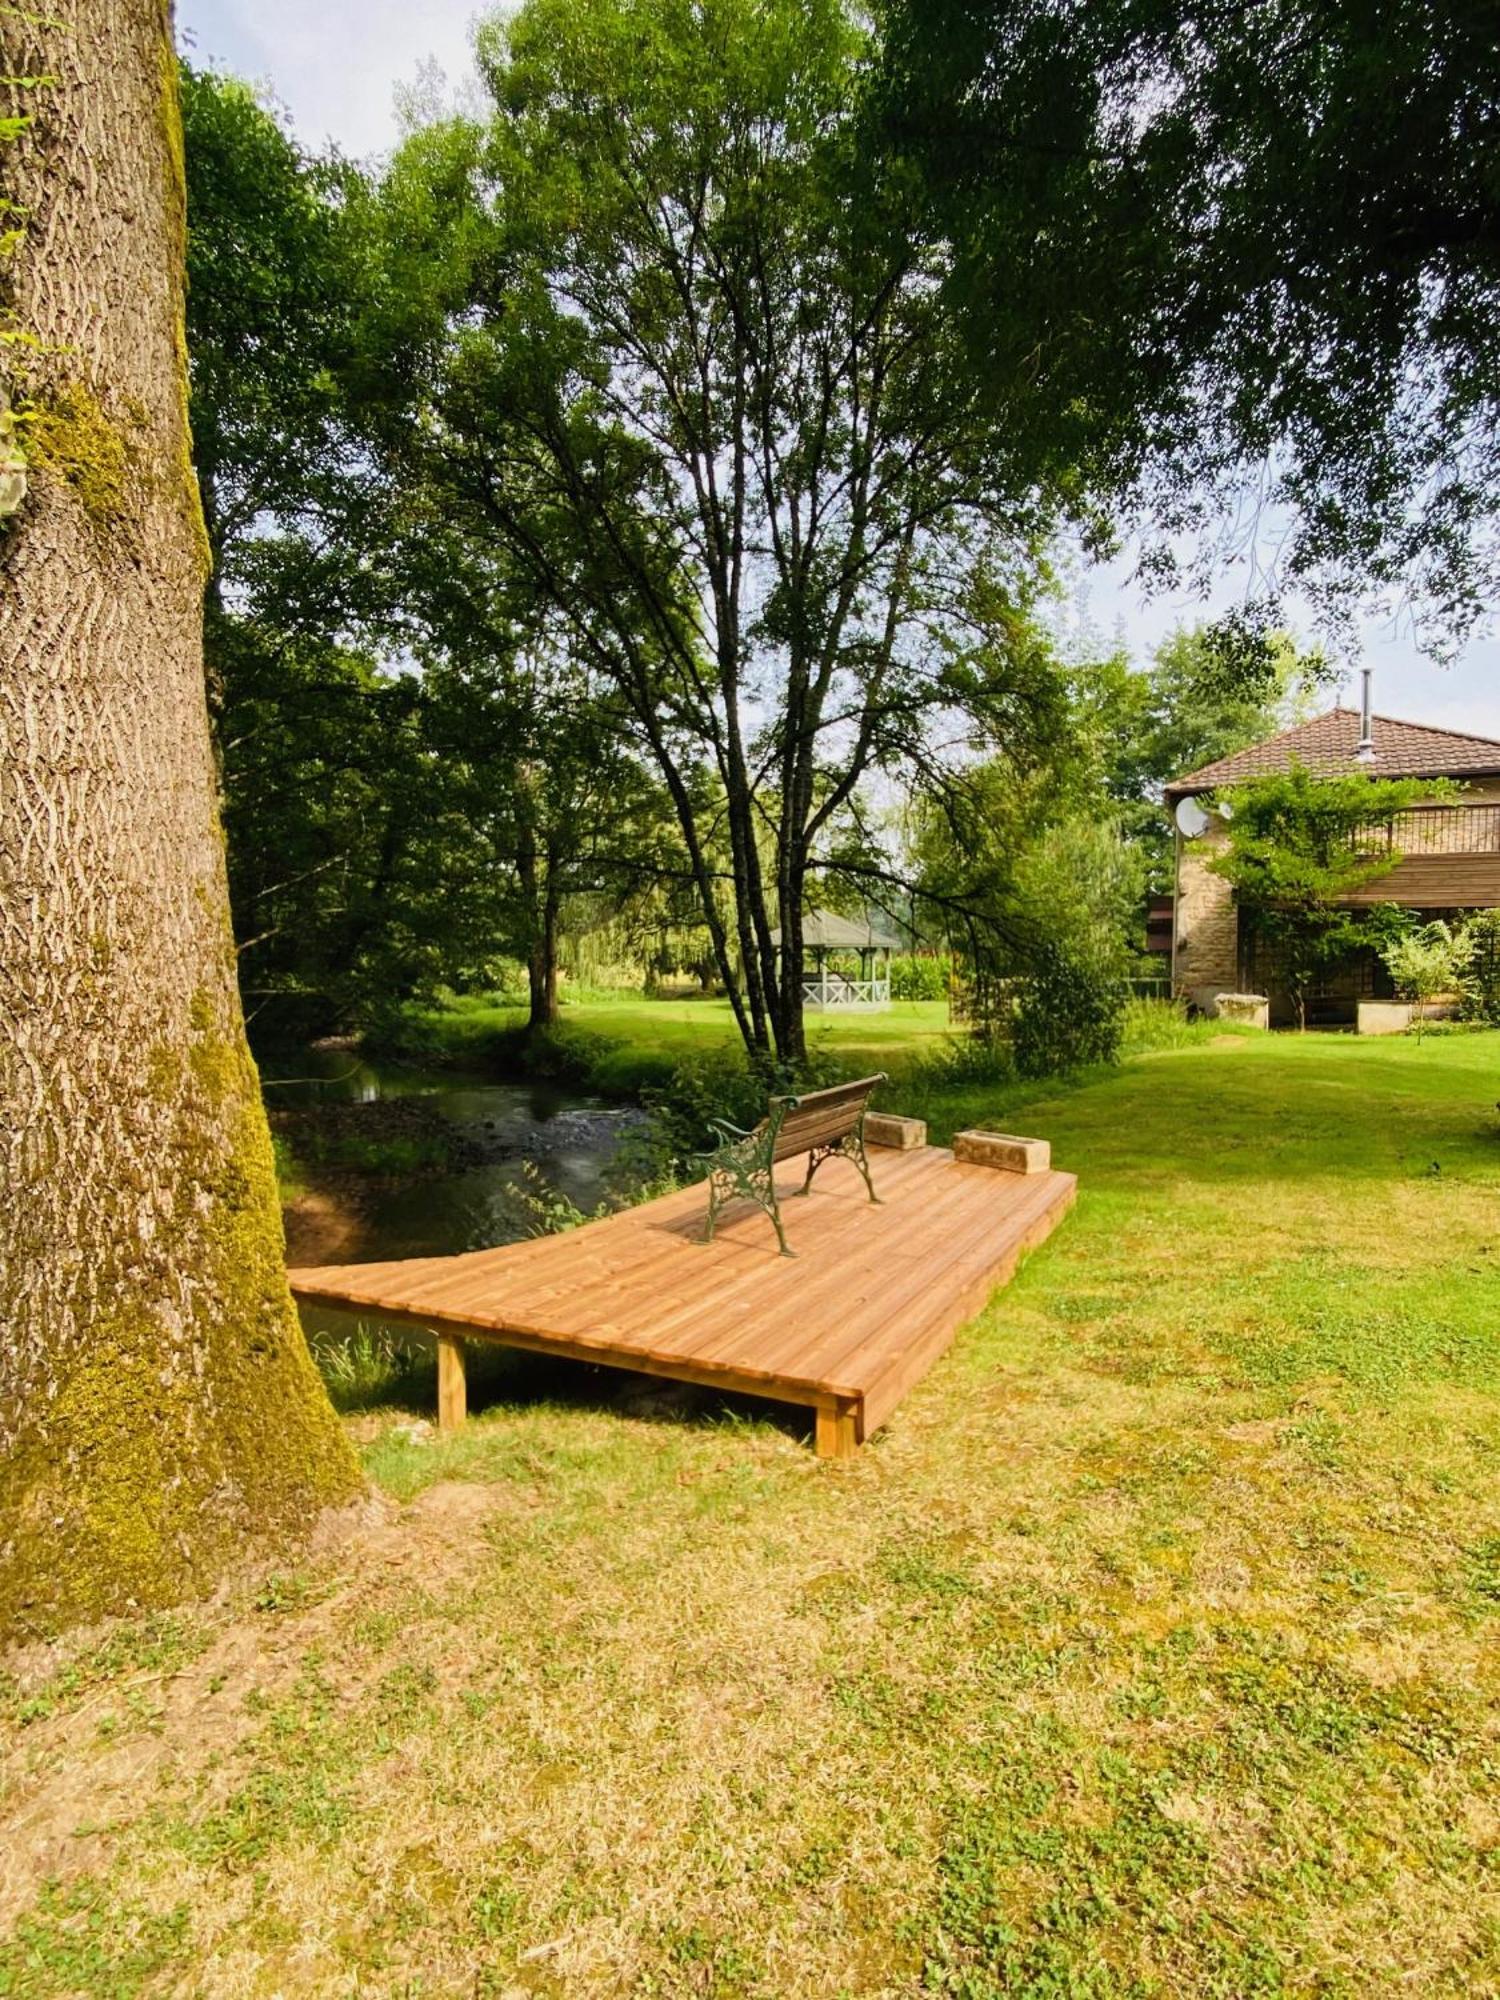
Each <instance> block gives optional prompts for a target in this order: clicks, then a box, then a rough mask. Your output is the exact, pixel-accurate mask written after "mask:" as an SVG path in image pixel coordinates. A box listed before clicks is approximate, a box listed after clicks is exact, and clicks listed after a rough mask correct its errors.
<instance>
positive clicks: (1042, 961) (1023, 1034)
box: [1011, 940, 1128, 1077]
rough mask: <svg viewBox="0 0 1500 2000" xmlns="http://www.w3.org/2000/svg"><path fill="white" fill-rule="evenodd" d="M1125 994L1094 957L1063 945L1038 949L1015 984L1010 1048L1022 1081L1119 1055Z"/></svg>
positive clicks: (1051, 943) (1109, 1060)
mask: <svg viewBox="0 0 1500 2000" xmlns="http://www.w3.org/2000/svg"><path fill="white" fill-rule="evenodd" d="M1127 993H1128V989H1127V988H1126V986H1125V984H1124V981H1123V980H1121V979H1120V978H1119V977H1118V976H1116V975H1114V974H1112V973H1111V972H1110V970H1109V968H1108V966H1107V964H1105V963H1103V962H1102V961H1101V960H1100V958H1099V957H1098V956H1096V955H1091V954H1089V953H1087V952H1086V951H1083V950H1080V949H1078V948H1077V947H1076V946H1075V945H1070V944H1069V943H1068V942H1064V941H1051V940H1049V941H1048V942H1046V943H1044V944H1042V945H1040V946H1039V947H1038V948H1037V949H1036V951H1035V952H1034V954H1033V955H1032V960H1031V964H1030V967H1029V969H1028V971H1027V974H1026V977H1025V979H1024V980H1023V981H1022V982H1021V984H1020V992H1019V997H1018V999H1017V1002H1016V1009H1015V1016H1014V1019H1013V1021H1012V1025H1011V1048H1012V1051H1013V1052H1014V1055H1015V1062H1016V1068H1017V1070H1018V1071H1019V1072H1020V1074H1021V1075H1022V1076H1032V1077H1036V1076H1052V1075H1055V1074H1056V1073H1057V1072H1058V1071H1062V1070H1071V1069H1083V1068H1085V1067H1086V1066H1087V1065H1088V1064H1090V1063H1112V1062H1114V1061H1115V1060H1116V1059H1117V1057H1118V1056H1119V1053H1120V1043H1121V1038H1122V1034H1123V1026H1124V1013H1125V1002H1126V998H1127Z"/></svg>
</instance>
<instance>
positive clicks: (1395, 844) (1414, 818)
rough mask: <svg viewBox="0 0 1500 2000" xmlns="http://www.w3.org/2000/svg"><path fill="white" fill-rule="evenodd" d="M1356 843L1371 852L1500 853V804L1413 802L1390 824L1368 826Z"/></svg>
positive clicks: (1405, 853)
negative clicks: (1425, 804) (1426, 804)
mask: <svg viewBox="0 0 1500 2000" xmlns="http://www.w3.org/2000/svg"><path fill="white" fill-rule="evenodd" d="M1356 845H1357V846H1359V847H1360V848H1361V849H1363V850H1364V851H1366V852H1368V853H1372V854H1379V853H1389V852H1390V850H1391V849H1392V848H1394V849H1395V850H1396V852H1397V853H1398V854H1402V855H1408V856H1411V855H1418V854H1500V805H1474V806H1461V805H1459V806H1412V807H1410V808H1409V809H1408V810H1407V811H1406V812H1399V813H1397V814H1396V815H1395V817H1394V818H1393V819H1392V820H1391V822H1390V824H1389V825H1388V826H1371V827H1367V828H1366V829H1365V831H1364V832H1363V833H1361V834H1359V835H1358V836H1357V838H1356Z"/></svg>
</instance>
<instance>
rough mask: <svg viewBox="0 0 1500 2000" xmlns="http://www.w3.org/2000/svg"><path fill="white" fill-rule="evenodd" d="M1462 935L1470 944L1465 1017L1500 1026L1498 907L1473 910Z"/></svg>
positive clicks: (1465, 988) (1499, 920)
mask: <svg viewBox="0 0 1500 2000" xmlns="http://www.w3.org/2000/svg"><path fill="white" fill-rule="evenodd" d="M1464 935H1465V937H1467V938H1468V939H1469V940H1470V942H1471V944H1472V946H1473V957H1472V959H1471V961H1470V963H1469V966H1468V970H1467V973H1466V975H1465V978H1464V983H1463V1003H1464V1018H1465V1019H1466V1020H1470V1021H1482V1022H1483V1023H1485V1025H1486V1026H1488V1027H1491V1028H1500V910H1476V911H1475V912H1474V914H1473V915H1472V916H1471V917H1469V918H1468V920H1467V921H1466V923H1465V925H1464Z"/></svg>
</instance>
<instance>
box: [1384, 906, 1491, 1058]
mask: <svg viewBox="0 0 1500 2000" xmlns="http://www.w3.org/2000/svg"><path fill="white" fill-rule="evenodd" d="M1477 942H1478V941H1477V939H1475V938H1474V937H1473V936H1472V935H1471V933H1470V932H1469V931H1468V930H1467V929H1461V930H1455V929H1454V928H1453V927H1452V926H1451V925H1450V924H1447V923H1445V922H1444V921H1443V920H1442V918H1438V919H1437V920H1436V921H1434V922H1433V923H1430V924H1423V925H1421V926H1420V927H1419V928H1417V929H1414V930H1411V931H1408V932H1407V933H1406V934H1405V935H1404V936H1402V937H1396V938H1392V939H1391V940H1390V941H1389V942H1388V943H1387V944H1385V945H1384V946H1383V947H1382V948H1381V953H1380V956H1381V958H1382V960H1383V961H1384V964H1385V969H1386V971H1387V972H1388V973H1389V974H1390V975H1391V981H1392V983H1393V985H1394V986H1395V988H1396V991H1397V992H1398V993H1399V994H1400V995H1401V996H1402V997H1403V998H1404V999H1407V1000H1410V1001H1411V1002H1412V1004H1413V1006H1414V1007H1415V1009H1416V1028H1417V1037H1418V1039H1419V1040H1420V1039H1421V1035H1422V1026H1423V1022H1424V1020H1425V1018H1426V1013H1427V1008H1428V1006H1429V1004H1430V1003H1431V1002H1432V1001H1433V1000H1435V999H1436V998H1437V997H1438V996H1439V995H1440V994H1444V993H1454V994H1457V993H1460V992H1461V991H1462V988H1463V983H1464V977H1465V974H1466V973H1467V972H1468V969H1469V966H1470V964H1471V962H1472V960H1473V957H1474V953H1475V950H1476V949H1477Z"/></svg>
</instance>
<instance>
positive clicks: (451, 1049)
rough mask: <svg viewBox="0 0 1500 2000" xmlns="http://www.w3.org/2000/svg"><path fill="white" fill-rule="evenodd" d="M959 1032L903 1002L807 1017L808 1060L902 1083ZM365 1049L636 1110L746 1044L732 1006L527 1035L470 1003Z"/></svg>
mask: <svg viewBox="0 0 1500 2000" xmlns="http://www.w3.org/2000/svg"><path fill="white" fill-rule="evenodd" d="M953 1032H954V1031H953V1029H952V1027H951V1024H950V1022H949V1018H948V1007H947V1003H946V1002H945V1001H941V1000H907V1001H897V1002H896V1003H894V1004H893V1005H892V1006H891V1007H890V1008H889V1009H888V1010H887V1011H885V1012H882V1013H879V1014H846V1015H828V1014H824V1015H811V1014H810V1015H809V1016H808V1030H807V1039H808V1051H809V1055H810V1057H811V1058H812V1060H813V1063H814V1065H815V1066H827V1065H833V1066H836V1067H838V1068H839V1069H841V1070H843V1071H845V1072H847V1073H848V1074H849V1075H857V1074H861V1073H864V1074H868V1073H869V1072H870V1071H871V1070H877V1069H884V1070H888V1071H890V1072H891V1073H892V1075H895V1074H896V1073H897V1072H904V1071H907V1070H909V1069H912V1068H914V1067H915V1066H916V1065H917V1064H918V1063H920V1062H921V1061H922V1060H923V1059H924V1058H927V1057H930V1056H931V1055H933V1054H934V1053H935V1052H937V1051H939V1050H941V1048H942V1047H943V1045H944V1043H945V1042H946V1041H947V1040H948V1039H949V1037H950V1036H951V1035H952V1033H953ZM366 1047H367V1048H368V1050H369V1052H370V1053H371V1054H373V1055H375V1056H378V1057H381V1058H385V1059H396V1060H405V1061H416V1062H422V1063H428V1064H435V1063H442V1064H453V1065H454V1066H456V1067H459V1068H462V1069H466V1070H474V1071H483V1072H484V1073H486V1074H487V1075H490V1076H495V1077H504V1078H508V1079H519V1078H548V1079H551V1080H553V1081H557V1082H560V1083H567V1084H571V1085H574V1086H579V1087H584V1088H587V1089H589V1090H591V1091H595V1092H597V1093H598V1094H599V1095H601V1096H605V1097H610V1098H614V1099H628V1100H638V1099H639V1098H640V1097H641V1095H642V1093H643V1092H646V1091H649V1090H653V1089H661V1088H664V1087H665V1086H666V1085H668V1084H669V1083H670V1082H671V1079H672V1075H673V1072H674V1071H675V1070H676V1069H677V1068H678V1067H679V1066H680V1065H681V1064H682V1063H683V1062H685V1061H689V1060H691V1059H693V1058H695V1057H700V1056H703V1055H707V1054H713V1053H717V1052H719V1051H723V1050H738V1049H739V1047H740V1037H739V1032H738V1030H737V1028H736V1027H735V1021H734V1015H733V1013H732V1011H731V1009H730V1006H729V1003H728V1001H726V1000H713V999H703V998H697V997H693V998H685V999H680V1000H651V999H647V998H645V997H644V996H636V995H617V996H611V997H606V998H602V999H585V1000H577V1001H570V1002H568V1003H567V1004H566V1005H565V1007H564V1009H563V1012H562V1017H561V1019H560V1020H559V1022H558V1023H557V1025H556V1027H554V1028H550V1029H547V1030H546V1031H545V1032H543V1033H540V1034H536V1035H528V1033H527V1028H526V1010H525V1009H524V1007H521V1006H519V1005H513V1004H511V1003H508V1002H506V1001H505V1000H503V999H484V998H467V999H459V1000H454V1001H452V1002H451V1003H450V1004H448V1005H447V1006H443V1007H431V1008H420V1009H418V1008H413V1009H410V1010H408V1011H407V1012H405V1013H404V1014H402V1015H400V1016H398V1017H397V1018H396V1019H394V1020H393V1021H391V1022H389V1023H388V1024H387V1025H386V1026H385V1027H384V1028H383V1030H382V1031H381V1032H380V1034H379V1035H374V1036H371V1037H370V1039H369V1040H368V1042H367V1044H366Z"/></svg>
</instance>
